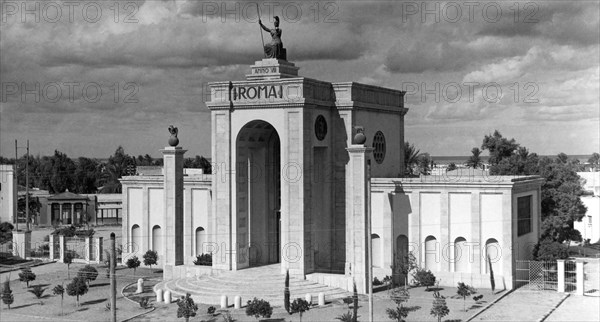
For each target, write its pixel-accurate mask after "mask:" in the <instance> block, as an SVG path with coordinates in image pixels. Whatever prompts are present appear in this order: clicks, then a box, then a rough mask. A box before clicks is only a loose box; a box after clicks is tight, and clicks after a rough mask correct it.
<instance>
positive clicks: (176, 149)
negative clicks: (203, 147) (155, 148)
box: [160, 146, 187, 155]
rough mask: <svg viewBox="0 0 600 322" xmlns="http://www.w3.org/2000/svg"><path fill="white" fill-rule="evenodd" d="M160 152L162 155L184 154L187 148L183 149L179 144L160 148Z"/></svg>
mask: <svg viewBox="0 0 600 322" xmlns="http://www.w3.org/2000/svg"><path fill="white" fill-rule="evenodd" d="M160 152H162V154H163V155H170V154H184V153H186V152H187V150H184V149H183V148H182V147H180V146H167V147H165V148H164V149H162V150H160Z"/></svg>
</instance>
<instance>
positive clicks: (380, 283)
mask: <svg viewBox="0 0 600 322" xmlns="http://www.w3.org/2000/svg"><path fill="white" fill-rule="evenodd" d="M379 285H383V282H382V281H380V280H379V279H378V278H377V277H375V278H374V279H373V286H379Z"/></svg>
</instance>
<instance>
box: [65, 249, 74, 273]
mask: <svg viewBox="0 0 600 322" xmlns="http://www.w3.org/2000/svg"><path fill="white" fill-rule="evenodd" d="M63 263H65V264H67V278H71V272H69V268H70V267H71V264H72V263H73V254H72V253H71V252H67V251H65V256H64V258H63Z"/></svg>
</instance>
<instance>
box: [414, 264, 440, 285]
mask: <svg viewBox="0 0 600 322" xmlns="http://www.w3.org/2000/svg"><path fill="white" fill-rule="evenodd" d="M413 277H414V278H415V281H416V282H417V284H418V285H419V286H425V290H429V287H430V286H433V285H435V275H433V273H432V272H431V271H430V270H426V269H420V268H419V269H417V271H416V272H415V274H414V275H413Z"/></svg>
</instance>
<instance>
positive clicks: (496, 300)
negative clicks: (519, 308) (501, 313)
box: [465, 289, 515, 322]
mask: <svg viewBox="0 0 600 322" xmlns="http://www.w3.org/2000/svg"><path fill="white" fill-rule="evenodd" d="M514 291H515V289H512V290H508V292H506V293H505V294H503V295H501V296H500V297H498V298H497V299H495V300H493V301H492V302H491V303H489V304H488V305H486V307H484V308H483V309H481V310H480V311H479V312H477V313H475V314H473V315H472V316H471V317H470V318H468V319H467V320H466V321H465V322H470V321H473V319H475V318H476V317H477V316H479V315H480V314H481V313H483V312H485V311H487V310H488V309H489V308H490V307H492V306H493V305H494V304H496V303H497V302H498V301H500V300H501V299H503V298H504V297H506V296H507V295H508V294H510V293H512V292H514Z"/></svg>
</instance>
